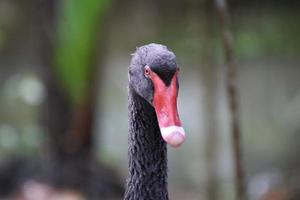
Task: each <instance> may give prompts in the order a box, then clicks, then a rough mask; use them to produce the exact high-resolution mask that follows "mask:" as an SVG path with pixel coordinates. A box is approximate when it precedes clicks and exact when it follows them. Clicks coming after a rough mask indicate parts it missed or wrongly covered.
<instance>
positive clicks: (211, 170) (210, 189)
mask: <svg viewBox="0 0 300 200" xmlns="http://www.w3.org/2000/svg"><path fill="white" fill-rule="evenodd" d="M187 3H188V5H187V6H188V11H187V14H188V21H189V22H190V23H191V24H189V27H190V29H192V30H190V29H189V31H190V32H191V33H196V34H197V35H195V37H196V38H200V43H199V44H198V45H199V46H200V52H201V53H200V55H197V60H198V63H199V65H200V66H199V69H200V74H199V75H200V77H201V78H200V80H201V89H202V92H203V94H204V95H203V96H204V98H203V102H204V103H203V104H204V105H203V112H204V113H205V114H204V117H203V120H204V121H203V124H204V127H203V128H204V133H205V142H204V144H205V147H204V148H205V155H206V156H205V163H206V168H205V172H206V173H205V174H206V182H205V186H206V198H207V199H208V200H216V199H217V194H218V180H217V169H216V167H217V163H216V162H217V150H218V143H217V141H218V140H217V135H216V134H217V132H216V126H217V123H216V107H217V102H216V92H217V91H216V88H217V83H216V73H217V72H216V66H215V65H214V62H213V36H214V34H213V33H214V32H213V25H214V24H213V22H214V20H213V18H212V12H213V4H212V3H211V1H209V0H202V1H199V0H189V1H187ZM199 35H200V36H199ZM201 143H203V142H201Z"/></svg>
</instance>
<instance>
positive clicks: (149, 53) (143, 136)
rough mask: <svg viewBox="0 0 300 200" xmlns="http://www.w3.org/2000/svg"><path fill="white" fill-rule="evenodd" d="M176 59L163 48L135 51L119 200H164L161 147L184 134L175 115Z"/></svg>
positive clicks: (164, 152) (173, 143)
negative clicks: (125, 175) (123, 184)
mask: <svg viewBox="0 0 300 200" xmlns="http://www.w3.org/2000/svg"><path fill="white" fill-rule="evenodd" d="M178 71H179V68H178V66H177V64H176V57H175V54H174V53H173V52H171V51H170V50H168V49H167V47H166V46H163V45H160V44H149V45H145V46H142V47H139V48H137V50H136V52H135V53H134V54H133V56H132V60H131V64H130V66H129V88H128V90H129V96H128V99H129V106H128V109H129V138H128V140H129V149H128V155H129V175H128V178H127V182H126V191H125V197H124V199H125V200H168V190H167V147H166V143H168V144H170V145H171V146H172V147H179V146H180V145H181V144H182V143H183V142H184V140H185V132H184V130H183V128H182V127H181V122H180V119H179V116H178V112H177V95H178V79H177V78H178Z"/></svg>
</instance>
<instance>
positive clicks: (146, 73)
mask: <svg viewBox="0 0 300 200" xmlns="http://www.w3.org/2000/svg"><path fill="white" fill-rule="evenodd" d="M150 73H151V70H150V68H149V67H148V66H146V67H145V69H144V74H145V76H146V77H147V78H149V76H150Z"/></svg>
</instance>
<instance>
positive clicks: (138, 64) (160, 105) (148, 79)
mask: <svg viewBox="0 0 300 200" xmlns="http://www.w3.org/2000/svg"><path fill="white" fill-rule="evenodd" d="M178 73H179V68H178V66H177V63H176V56H175V54H174V53H173V52H172V51H170V50H169V49H168V48H167V47H166V46H164V45H160V44H148V45H144V46H141V47H139V48H137V50H136V52H135V53H134V54H133V57H132V60H131V64H130V67H129V75H128V76H129V85H130V86H131V87H132V88H133V89H134V90H135V92H136V93H137V94H139V95H140V96H141V97H142V98H144V99H145V100H146V101H147V102H149V103H150V104H151V105H152V106H153V108H154V109H155V113H156V117H157V121H158V125H159V128H160V132H161V136H162V138H163V139H164V141H165V142H167V143H168V144H169V145H171V146H172V147H179V146H180V145H181V144H182V143H183V142H184V140H185V131H184V129H183V128H182V126H181V121H180V118H179V115H178V111H177V96H178V91H179V84H178Z"/></svg>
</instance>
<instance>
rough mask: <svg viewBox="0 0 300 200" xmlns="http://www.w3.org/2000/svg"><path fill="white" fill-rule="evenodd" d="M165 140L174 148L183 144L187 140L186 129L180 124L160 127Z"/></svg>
mask: <svg viewBox="0 0 300 200" xmlns="http://www.w3.org/2000/svg"><path fill="white" fill-rule="evenodd" d="M160 131H161V135H162V137H163V139H164V140H165V142H167V143H168V144H169V145H171V146H172V147H174V148H177V147H179V146H181V144H182V143H183V142H184V141H185V131H184V129H183V128H182V127H180V126H168V127H162V128H161V129H160Z"/></svg>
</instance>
